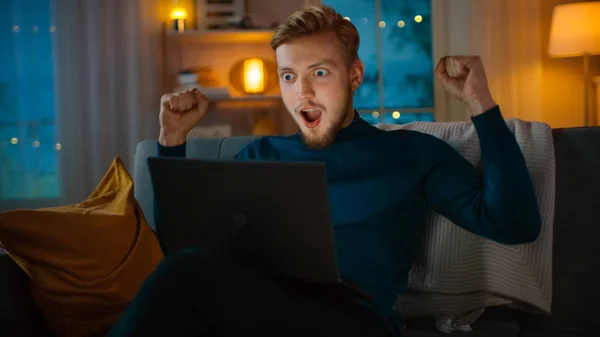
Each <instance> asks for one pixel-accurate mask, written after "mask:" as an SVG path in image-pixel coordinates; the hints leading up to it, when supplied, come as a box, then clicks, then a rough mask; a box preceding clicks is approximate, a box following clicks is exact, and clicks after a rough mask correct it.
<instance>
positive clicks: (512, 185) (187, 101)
mask: <svg viewBox="0 0 600 337" xmlns="http://www.w3.org/2000/svg"><path fill="white" fill-rule="evenodd" d="M358 45H359V36H358V32H357V30H356V28H355V27H354V25H353V24H352V23H351V22H350V21H347V20H344V19H343V18H342V17H341V16H340V15H339V14H338V13H336V12H335V11H334V10H333V9H331V8H329V7H325V6H311V7H308V8H306V9H305V10H302V11H299V12H296V13H294V14H292V15H291V16H290V17H289V18H287V19H286V20H285V21H284V22H283V24H282V25H280V26H279V27H278V28H277V29H276V30H275V33H274V37H273V40H272V47H273V49H274V50H275V54H276V59H277V64H278V73H279V79H280V87H281V95H282V98H283V101H284V103H285V105H286V107H287V109H288V110H289V112H290V114H291V116H292V117H293V118H294V120H295V121H296V123H297V124H298V126H299V128H300V132H299V133H298V134H296V135H292V136H270V137H264V138H261V139H260V140H258V141H255V142H253V143H251V144H249V145H248V146H246V147H245V148H244V149H243V150H242V151H240V153H238V154H237V156H236V159H239V160H294V161H302V160H310V161H322V162H325V163H326V170H327V176H328V182H329V192H330V200H331V212H332V218H333V223H334V226H335V238H336V245H337V250H338V257H339V263H340V269H341V272H342V274H343V275H344V276H345V277H346V278H347V279H349V280H351V281H353V282H354V283H355V284H357V285H358V286H359V287H361V288H362V289H364V290H365V291H367V292H369V293H371V294H373V295H374V300H373V301H367V300H352V299H346V298H336V297H332V296H327V295H325V294H324V293H322V292H320V291H318V290H316V289H314V288H311V287H309V286H302V285H300V284H291V283H289V282H283V281H281V280H278V279H276V278H274V277H271V276H270V275H266V274H263V273H261V272H259V271H257V270H251V269H250V268H248V267H246V266H244V265H241V264H239V263H237V262H236V261H214V260H211V259H210V258H208V257H207V256H205V255H203V253H202V252H201V251H199V250H186V251H184V252H181V253H178V254H175V255H173V256H170V257H168V258H166V260H165V261H164V262H163V263H162V264H161V265H160V266H159V267H158V268H157V270H156V271H155V273H154V274H153V275H151V276H150V277H149V279H148V280H147V282H146V283H145V284H144V286H143V287H142V289H141V290H140V292H139V294H138V296H137V297H136V298H135V299H134V301H133V302H132V304H131V306H130V307H129V308H128V310H126V312H125V313H124V314H123V316H122V317H121V319H120V321H119V322H118V324H117V325H116V326H115V328H114V329H113V331H112V333H111V336H144V337H146V336H245V335H257V336H265V335H266V336H397V335H400V334H401V333H402V321H401V318H400V317H399V315H398V314H397V313H396V312H395V311H394V309H393V306H394V301H395V299H396V297H397V296H398V294H400V293H402V292H403V291H405V290H406V287H407V276H408V272H409V270H410V268H411V265H412V264H413V261H414V259H415V255H416V253H417V251H418V250H419V244H418V243H419V242H421V241H420V240H419V238H420V234H421V232H422V227H423V224H424V222H425V219H426V217H427V215H428V213H429V212H430V211H431V210H432V209H433V210H435V211H437V212H439V213H441V214H442V215H444V216H446V217H448V218H449V219H450V220H452V221H453V222H455V223H456V224H458V225H459V226H461V227H463V228H465V229H467V230H469V231H471V232H473V233H476V234H478V235H481V236H484V237H486V238H489V239H491V240H495V241H497V242H500V243H504V244H520V243H525V242H531V241H533V240H535V239H536V237H537V236H538V234H539V231H540V227H541V220H540V214H539V210H538V207H537V202H536V199H535V195H534V189H533V186H532V182H531V179H530V176H529V173H528V171H527V168H526V166H525V160H524V158H523V155H522V153H521V151H520V149H519V147H518V145H517V143H516V140H515V138H514V136H513V134H512V133H511V132H510V130H509V129H508V127H507V125H506V123H505V122H504V120H503V119H502V116H501V113H500V110H499V107H498V106H497V105H496V104H495V103H494V101H493V99H492V96H491V94H490V92H489V89H488V86H487V81H486V76H485V72H484V69H483V66H482V63H481V60H480V59H479V58H477V57H451V58H443V59H442V60H440V62H439V63H438V65H437V68H436V70H435V74H436V76H437V78H438V79H439V80H441V81H442V82H443V83H444V85H445V87H446V89H447V90H448V91H449V92H450V93H451V94H452V95H453V96H454V97H457V98H459V99H461V100H462V101H463V102H465V103H466V104H467V105H468V106H469V108H470V109H471V112H472V114H473V117H472V120H473V123H474V124H475V127H476V129H477V132H478V135H479V137H480V143H481V149H482V164H483V170H482V172H481V171H479V170H476V169H475V168H474V167H473V166H472V165H471V164H470V163H469V162H467V161H466V160H465V159H464V158H463V157H461V156H460V155H459V154H458V153H457V152H456V151H455V150H453V149H452V148H451V147H450V146H449V145H448V144H446V143H444V142H443V141H441V140H439V139H437V138H435V137H432V136H429V135H425V134H422V133H418V132H414V131H389V132H386V131H382V130H379V129H377V128H375V127H373V126H371V125H369V124H368V123H366V122H365V121H363V120H362V119H361V118H360V116H359V115H358V114H357V112H356V111H355V110H354V108H353V105H352V102H353V94H354V92H355V91H356V89H357V88H358V87H359V85H360V84H361V81H362V79H363V72H364V67H363V63H362V62H361V61H360V60H359V58H358V55H357V50H358ZM448 67H452V69H451V70H450V69H448ZM449 71H450V72H451V74H452V75H453V76H450V75H449V74H448V72H449ZM161 105H162V106H161V111H160V122H161V131H160V136H159V145H158V152H159V155H163V156H185V151H186V148H185V146H186V143H185V139H186V135H187V133H188V132H189V131H190V130H191V129H192V128H193V127H194V126H195V125H196V124H197V123H198V122H199V121H200V120H201V119H202V117H203V116H204V115H205V114H206V110H207V106H208V101H207V99H206V98H205V97H204V96H203V95H202V94H201V93H200V92H198V91H187V92H183V93H176V94H171V95H165V96H164V97H163V98H162V101H161ZM290 193H293V191H290ZM310 203H311V200H306V210H307V212H310V206H311V204H310ZM198 206H199V207H202V205H198Z"/></svg>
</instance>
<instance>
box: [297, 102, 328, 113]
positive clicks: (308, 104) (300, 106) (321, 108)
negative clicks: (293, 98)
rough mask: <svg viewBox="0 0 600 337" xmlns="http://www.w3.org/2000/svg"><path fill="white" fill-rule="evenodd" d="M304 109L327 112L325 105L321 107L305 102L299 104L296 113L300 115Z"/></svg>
mask: <svg viewBox="0 0 600 337" xmlns="http://www.w3.org/2000/svg"><path fill="white" fill-rule="evenodd" d="M304 107H311V108H317V109H319V110H321V111H324V110H325V107H324V106H323V105H321V104H319V103H315V102H312V101H304V102H302V103H300V104H298V106H297V107H296V109H294V110H295V112H296V113H298V112H300V110H302V108H304Z"/></svg>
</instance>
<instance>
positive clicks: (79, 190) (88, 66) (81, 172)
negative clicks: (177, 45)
mask: <svg viewBox="0 0 600 337" xmlns="http://www.w3.org/2000/svg"><path fill="white" fill-rule="evenodd" d="M160 15H161V13H160V1H158V0H157V1H148V0H135V1H122V0H89V1H78V0H63V1H56V7H55V18H56V20H55V21H56V30H57V31H56V60H57V68H56V69H57V75H56V78H57V80H56V88H57V111H58V113H57V117H58V125H59V133H58V134H59V138H60V141H61V143H62V151H61V158H60V159H61V161H60V163H61V167H62V170H61V171H62V186H63V200H62V203H72V202H77V201H80V200H83V199H85V198H86V197H87V196H88V195H89V193H90V192H91V191H92V190H93V189H94V187H95V186H96V184H97V183H98V182H99V181H100V179H101V178H102V176H103V175H104V173H105V172H106V170H107V169H108V167H109V165H110V163H111V161H112V160H113V159H114V157H115V156H119V157H121V159H122V160H123V161H124V162H125V164H126V165H127V167H129V168H130V169H132V168H133V158H134V152H135V146H136V144H137V142H139V141H140V140H142V139H144V138H149V137H156V135H157V132H158V109H159V100H160V95H161V87H162V84H161V83H162V79H161V57H160V55H161V53H162V51H161V29H162V28H161V16H160Z"/></svg>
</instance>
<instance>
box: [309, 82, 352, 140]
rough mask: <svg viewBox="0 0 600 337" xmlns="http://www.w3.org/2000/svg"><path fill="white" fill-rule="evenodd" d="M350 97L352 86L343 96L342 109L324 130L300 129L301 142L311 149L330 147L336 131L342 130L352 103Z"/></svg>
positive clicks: (336, 133)
mask: <svg viewBox="0 0 600 337" xmlns="http://www.w3.org/2000/svg"><path fill="white" fill-rule="evenodd" d="M351 97H352V88H350V87H348V91H347V93H346V97H344V98H343V100H344V106H343V107H342V109H343V110H342V111H339V112H338V113H337V114H335V115H334V119H333V121H332V123H331V124H330V125H329V126H328V127H327V128H326V129H325V130H323V132H311V130H309V131H307V132H305V131H302V129H300V130H301V134H302V135H301V138H302V142H303V143H304V145H306V147H308V148H309V149H312V150H322V149H326V148H328V147H330V146H331V144H333V142H334V141H335V138H336V137H337V135H338V133H339V132H340V130H342V128H343V126H344V121H345V120H346V117H347V116H348V113H349V110H350V108H351V104H352V102H351V100H350V98H351Z"/></svg>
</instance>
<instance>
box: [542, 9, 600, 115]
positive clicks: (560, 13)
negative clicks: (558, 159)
mask: <svg viewBox="0 0 600 337" xmlns="http://www.w3.org/2000/svg"><path fill="white" fill-rule="evenodd" d="M548 54H549V55H550V56H552V57H577V56H583V91H584V94H583V97H584V98H583V102H584V107H583V109H584V123H585V125H596V124H597V122H598V121H595V120H594V119H595V118H594V115H593V114H591V113H590V109H589V105H590V104H589V97H590V95H589V91H590V90H589V86H590V81H589V77H590V69H589V68H590V67H589V64H590V56H591V55H598V54H600V1H588V2H576V3H569V4H564V5H558V6H555V7H554V10H553V12H552V25H551V27H550V41H549V44H548Z"/></svg>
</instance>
